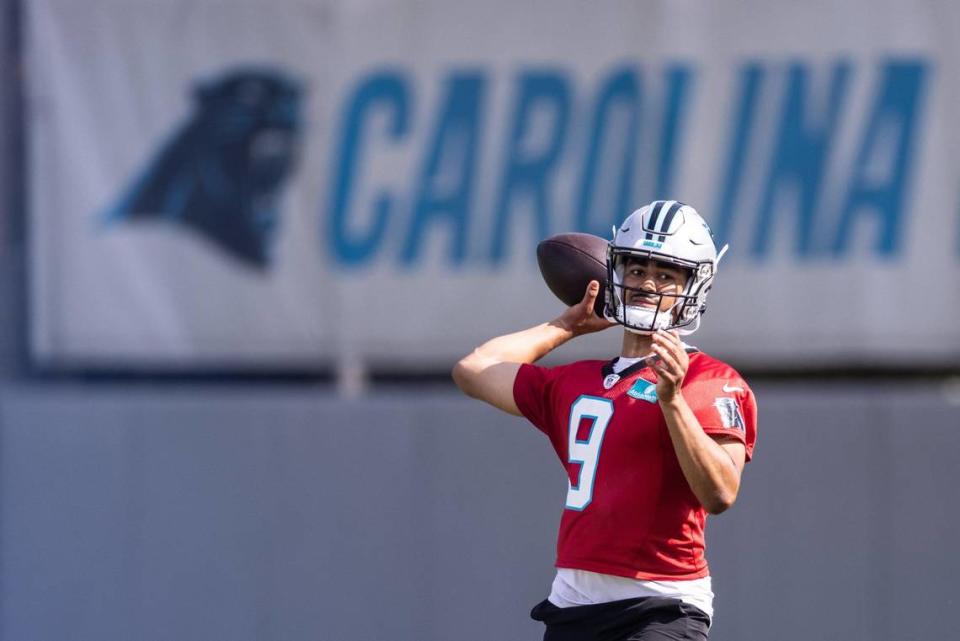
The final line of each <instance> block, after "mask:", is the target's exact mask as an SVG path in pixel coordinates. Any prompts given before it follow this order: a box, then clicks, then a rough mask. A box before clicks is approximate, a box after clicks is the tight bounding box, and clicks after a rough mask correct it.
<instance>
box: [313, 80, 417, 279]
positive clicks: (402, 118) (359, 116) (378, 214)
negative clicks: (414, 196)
mask: <svg viewBox="0 0 960 641" xmlns="http://www.w3.org/2000/svg"><path fill="white" fill-rule="evenodd" d="M407 86H408V83H407V80H406V79H405V78H404V77H403V76H402V75H401V74H399V73H397V72H392V71H384V72H379V73H375V74H373V75H371V76H369V77H368V78H366V79H365V80H363V81H362V82H361V83H360V84H359V85H358V86H357V89H356V90H355V91H354V93H353V97H352V99H351V100H349V101H348V102H347V103H346V107H345V109H344V112H343V117H342V118H341V126H340V128H339V130H340V131H342V132H343V135H342V136H341V138H340V144H339V145H338V146H336V147H334V156H333V158H332V159H331V163H330V164H331V167H334V172H335V173H334V174H333V175H332V176H331V189H330V190H329V192H330V193H331V194H332V197H333V199H332V202H331V203H330V215H329V217H328V219H327V224H328V234H327V238H328V239H330V242H331V243H332V250H333V255H334V256H335V257H336V258H337V260H338V261H339V262H341V263H343V264H347V265H357V264H361V263H364V262H367V261H369V260H370V259H371V257H372V256H373V255H374V254H376V252H377V250H378V249H379V247H380V244H381V242H382V241H383V239H384V237H385V235H386V231H387V226H388V223H389V220H390V216H391V210H392V209H393V198H392V197H391V196H390V194H389V192H387V191H386V190H383V191H381V192H380V193H379V194H378V195H377V196H376V199H375V201H374V205H373V211H374V214H373V216H372V220H371V222H370V223H368V225H367V228H366V229H365V230H357V229H350V228H349V225H348V223H349V221H350V219H351V218H352V217H353V216H352V215H351V214H352V212H353V210H352V209H351V207H350V204H351V202H350V196H351V194H352V190H353V185H354V178H355V172H356V170H357V168H358V166H362V165H361V162H360V153H361V151H362V150H363V139H364V134H365V133H366V131H365V127H366V125H367V124H368V123H369V121H370V120H371V118H372V116H373V115H374V113H375V112H376V111H377V110H382V111H384V112H386V114H387V115H388V117H389V119H390V121H389V125H388V130H387V132H386V134H387V136H388V138H389V139H391V140H394V141H396V140H399V139H400V138H402V137H403V136H404V135H405V134H406V133H407V131H408V128H409V121H408V113H409V111H410V107H409V103H410V95H409V94H410V92H409V89H408V88H407Z"/></svg>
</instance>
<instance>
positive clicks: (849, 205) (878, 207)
mask: <svg viewBox="0 0 960 641" xmlns="http://www.w3.org/2000/svg"><path fill="white" fill-rule="evenodd" d="M927 73H928V65H927V63H926V62H923V61H919V60H914V61H890V62H887V63H886V64H885V65H884V68H883V78H882V80H881V81H880V86H879V88H878V90H877V94H876V98H875V100H874V105H873V113H872V114H871V115H870V119H869V120H868V121H867V125H866V127H865V128H864V131H863V136H862V137H861V143H860V147H859V150H858V152H857V156H856V160H855V162H854V167H853V172H852V176H851V178H850V181H849V183H848V184H849V191H848V192H847V196H846V198H845V199H844V205H843V208H842V209H841V210H840V220H839V224H838V225H837V234H836V237H835V238H834V242H833V252H834V254H835V255H840V254H843V253H845V252H846V251H847V250H848V248H849V246H850V237H851V235H852V232H853V228H854V226H855V224H856V223H857V221H858V219H859V218H861V217H863V215H864V214H865V213H872V214H873V215H874V216H876V217H877V222H878V224H879V233H878V234H877V241H876V245H875V246H874V249H875V251H876V253H877V255H878V256H882V257H891V256H894V255H896V254H897V252H899V251H900V248H901V245H902V238H903V235H902V233H901V231H900V222H901V219H902V217H903V216H902V214H903V202H904V199H905V197H906V190H907V179H908V174H909V170H910V167H911V165H912V162H911V161H912V157H913V150H914V146H915V145H914V143H915V133H916V124H917V120H918V116H919V112H920V108H921V104H920V103H921V99H922V94H923V90H924V86H925V83H926V79H927Z"/></svg>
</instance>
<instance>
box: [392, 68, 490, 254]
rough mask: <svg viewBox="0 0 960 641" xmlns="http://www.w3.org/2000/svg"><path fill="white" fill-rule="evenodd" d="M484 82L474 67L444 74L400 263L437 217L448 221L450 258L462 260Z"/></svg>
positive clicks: (418, 245) (417, 246)
mask: <svg viewBox="0 0 960 641" xmlns="http://www.w3.org/2000/svg"><path fill="white" fill-rule="evenodd" d="M486 86H487V80H486V78H485V77H484V76H483V75H482V74H480V73H476V72H473V73H458V74H453V75H451V76H450V78H449V79H448V80H447V95H446V98H445V99H444V105H443V109H442V112H441V115H440V118H439V121H438V123H437V128H436V130H435V131H434V134H433V140H432V142H431V143H430V145H429V147H428V148H427V149H428V151H427V152H426V154H425V156H424V161H423V166H422V168H421V171H420V178H419V180H418V183H417V184H418V185H419V186H418V188H417V198H416V204H415V205H414V208H413V221H412V223H411V227H410V231H409V234H408V235H407V240H406V243H405V245H404V248H403V254H402V256H401V259H402V261H403V263H404V264H406V265H411V264H413V263H415V262H416V261H417V259H418V257H419V256H420V248H421V246H422V244H423V236H424V231H425V230H426V229H427V228H428V227H429V226H430V224H431V223H432V222H433V221H435V220H437V219H441V218H442V219H444V220H446V221H447V222H448V224H449V225H451V227H452V233H451V242H450V253H449V255H448V256H449V260H450V262H451V264H454V265H460V264H462V263H463V261H464V258H465V256H466V248H467V229H468V227H469V221H470V205H471V198H470V197H471V194H472V193H473V184H474V175H475V168H476V164H477V162H476V161H477V141H478V139H479V137H480V115H481V114H482V112H483V109H482V103H483V100H484V96H485V93H486Z"/></svg>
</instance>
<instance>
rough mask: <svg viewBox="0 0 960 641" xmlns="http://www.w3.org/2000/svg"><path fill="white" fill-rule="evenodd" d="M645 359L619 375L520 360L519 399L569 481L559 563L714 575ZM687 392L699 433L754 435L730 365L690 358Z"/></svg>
mask: <svg viewBox="0 0 960 641" xmlns="http://www.w3.org/2000/svg"><path fill="white" fill-rule="evenodd" d="M656 380H657V375H656V372H654V371H653V370H652V369H650V368H649V367H644V365H643V362H642V361H641V362H640V363H637V364H636V365H634V366H632V367H629V368H627V369H626V370H624V371H623V372H621V373H620V375H619V377H618V376H617V375H616V374H613V369H612V362H606V361H579V362H576V363H571V364H569V365H563V366H560V367H554V368H546V367H539V366H537V365H523V366H522V367H521V368H520V371H519V372H518V373H517V378H516V381H515V382H514V387H513V396H514V399H515V400H516V403H517V407H518V408H520V411H521V412H522V413H523V415H524V416H525V417H527V419H529V420H530V422H531V423H533V424H534V425H535V426H536V427H537V428H538V429H540V431H542V432H543V433H544V434H546V435H547V437H548V438H549V439H550V442H551V443H552V444H553V449H554V450H555V451H556V453H557V456H558V457H559V458H560V462H561V463H563V465H564V468H565V469H566V471H567V475H568V477H569V488H568V491H567V501H566V509H564V511H563V518H562V519H561V522H560V533H559V537H558V540H557V567H564V568H574V569H579V570H588V571H591V572H600V573H603V574H612V575H616V576H624V577H630V578H634V579H646V580H682V579H697V578H701V577H704V576H707V575H709V569H708V567H707V561H706V557H705V556H704V536H703V533H704V523H705V521H706V511H705V510H704V509H703V506H701V505H700V502H699V501H698V500H697V497H696V496H695V495H694V494H693V491H692V490H691V489H690V486H689V485H688V484H687V480H686V478H685V477H684V476H683V472H682V470H681V469H680V463H679V461H678V460H677V455H676V453H675V451H674V448H673V442H672V441H671V439H670V434H669V432H668V431H667V424H666V421H665V420H664V418H663V412H662V411H661V410H660V404H659V403H658V402H657V398H656ZM682 390H683V396H684V398H685V399H686V401H687V403H688V404H689V405H690V407H691V409H692V410H693V413H694V414H695V415H696V417H697V420H698V421H699V422H700V425H701V426H702V427H703V431H704V432H706V433H707V434H710V435H725V436H729V437H732V438H735V439H738V440H740V441H741V442H743V444H744V445H745V447H746V456H747V460H750V458H751V456H752V455H753V445H754V442H755V440H756V436H757V431H756V417H757V406H756V401H755V400H754V397H753V392H752V391H751V390H750V388H749V387H748V386H747V384H746V382H745V381H744V380H743V378H741V377H740V375H739V374H738V373H737V372H736V370H734V369H733V368H732V367H730V366H729V365H727V364H725V363H722V362H720V361H718V360H716V359H714V358H711V357H710V356H707V355H706V354H703V353H701V352H693V353H691V354H690V367H689V368H688V370H687V374H686V377H685V378H684V381H683V386H682Z"/></svg>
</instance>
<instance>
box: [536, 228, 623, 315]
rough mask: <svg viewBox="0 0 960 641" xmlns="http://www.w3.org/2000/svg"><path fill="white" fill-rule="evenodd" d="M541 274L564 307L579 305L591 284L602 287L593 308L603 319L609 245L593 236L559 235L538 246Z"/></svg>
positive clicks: (541, 242) (538, 261) (578, 234)
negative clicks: (594, 283)
mask: <svg viewBox="0 0 960 641" xmlns="http://www.w3.org/2000/svg"><path fill="white" fill-rule="evenodd" d="M537 263H538V264H539V265H540V274H541V275H542V276H543V280H544V281H545V282H546V283H547V287H549V288H550V291H551V292H553V294H554V295H555V296H556V297H557V298H559V299H560V300H562V301H563V302H564V303H565V304H567V305H568V306H569V305H576V304H577V303H579V302H580V301H581V300H582V299H583V294H584V292H585V291H586V290H587V284H588V283H589V282H590V281H591V280H595V281H598V282H599V283H600V293H599V294H598V295H597V302H596V304H595V305H594V306H593V309H594V311H595V312H596V314H597V316H601V317H602V316H603V304H604V303H603V301H604V295H603V292H604V287H606V284H607V241H606V240H604V239H603V238H600V237H599V236H594V235H593V234H581V233H569V234H557V235H556V236H551V237H550V238H547V239H546V240H542V241H540V244H538V245H537Z"/></svg>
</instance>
